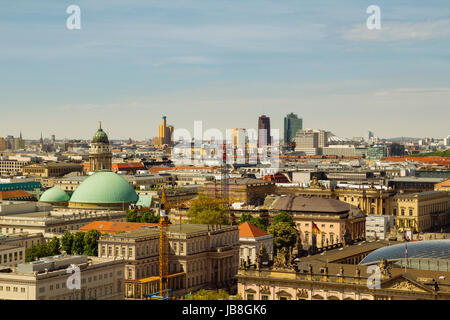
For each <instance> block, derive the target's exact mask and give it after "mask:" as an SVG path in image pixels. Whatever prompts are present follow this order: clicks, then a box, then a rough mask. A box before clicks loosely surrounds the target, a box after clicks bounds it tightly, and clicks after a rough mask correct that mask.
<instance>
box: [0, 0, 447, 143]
mask: <svg viewBox="0 0 450 320" xmlns="http://www.w3.org/2000/svg"><path fill="white" fill-rule="evenodd" d="M370 4H372V3H369V2H363V3H361V2H359V3H358V2H352V3H346V4H342V3H340V4H335V3H332V2H330V1H321V2H319V3H317V2H315V3H314V4H305V3H297V2H293V1H287V2H275V1H243V2H242V1H241V2H238V1H232V2H230V3H225V2H223V1H208V3H204V2H199V1H173V2H171V3H165V2H162V1H151V2H148V3H145V4H142V3H140V2H138V1H129V2H127V3H121V2H119V1H113V2H108V3H106V2H104V1H97V2H96V3H92V2H87V1H78V5H79V6H80V8H81V14H82V18H81V19H82V25H81V26H82V27H81V30H72V31H70V30H68V29H67V28H66V26H65V22H66V19H67V17H68V15H67V14H66V7H67V3H59V4H54V3H51V2H50V1H40V2H39V3H27V4H25V3H22V4H17V3H14V4H4V5H3V6H2V12H1V13H0V38H1V39H2V42H1V44H0V46H1V49H2V50H0V63H1V64H2V66H3V67H2V72H3V77H2V79H0V85H1V86H2V88H3V89H4V90H3V92H2V99H1V100H0V109H1V110H2V120H3V121H2V128H1V129H0V130H1V132H0V134H1V135H3V136H4V135H7V134H14V135H18V134H19V132H18V131H19V130H18V128H21V130H22V131H23V134H24V138H25V139H30V138H33V137H38V136H39V135H40V132H41V131H42V132H43V134H44V136H49V135H51V134H55V135H56V136H57V137H67V138H72V137H73V138H76V137H79V138H85V139H87V138H89V137H90V135H91V133H90V132H91V131H92V129H91V128H93V125H94V123H95V122H96V121H98V120H103V121H104V123H105V129H106V130H108V131H109V132H110V134H111V138H112V139H126V138H128V137H134V138H135V139H144V138H151V137H155V136H157V125H158V124H159V121H160V117H161V115H162V114H163V113H164V114H165V115H167V117H168V119H171V122H172V123H173V124H174V126H175V127H176V128H186V129H188V130H192V127H193V123H194V121H195V120H202V121H203V122H204V127H205V128H218V129H220V130H222V131H224V129H225V128H233V127H239V128H240V127H245V128H256V127H257V117H258V116H259V115H261V114H267V115H268V116H269V117H270V118H271V122H272V127H273V128H278V129H280V131H282V130H283V118H284V116H285V115H286V114H288V113H290V112H294V113H296V114H298V115H299V116H300V117H302V118H303V119H305V123H304V127H305V128H318V129H325V130H330V131H332V132H333V133H334V134H336V135H338V136H341V137H347V138H351V137H353V136H364V135H365V133H366V132H367V130H371V131H373V132H375V134H376V135H378V136H381V137H399V136H412V137H440V138H443V137H445V136H447V135H448V132H447V130H448V128H447V127H448V125H447V121H446V120H445V119H448V118H450V111H449V108H448V106H447V101H448V100H449V99H450V84H449V81H448V74H449V71H450V63H449V59H448V52H449V50H448V49H449V41H448V40H449V38H450V32H449V31H448V30H450V28H449V26H450V20H449V19H448V16H450V8H449V7H448V6H446V2H445V1H431V2H427V3H426V4H422V3H420V2H419V1H412V2H411V1H409V2H406V1H403V2H396V3H395V4H393V3H390V2H389V1H377V5H379V7H380V8H381V19H382V29H381V30H368V29H367V28H366V25H365V24H366V20H367V17H368V15H367V13H366V9H367V7H368V6H369V5H370ZM37 39H38V40H37ZM24 92H25V93H26V94H24ZM161 110H164V112H161ZM125 111H127V113H128V116H127V117H123V116H122V115H123V113H124V112H125ZM425 111H426V112H428V113H430V116H429V117H423V113H424V112H425ZM17 119H20V123H18V121H17ZM68 119H70V122H71V123H73V124H76V125H68V124H67V120H68ZM87 119H91V120H87ZM369 119H370V120H369ZM91 121H92V125H91ZM224 124H225V125H226V127H225V126H224Z"/></svg>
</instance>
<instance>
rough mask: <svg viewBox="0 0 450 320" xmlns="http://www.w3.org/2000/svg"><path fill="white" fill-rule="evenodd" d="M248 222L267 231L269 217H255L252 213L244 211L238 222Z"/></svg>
mask: <svg viewBox="0 0 450 320" xmlns="http://www.w3.org/2000/svg"><path fill="white" fill-rule="evenodd" d="M244 222H248V223H250V224H252V225H254V226H255V227H258V228H259V229H261V230H264V231H267V225H268V222H267V219H262V218H261V217H253V216H252V215H251V214H250V213H243V214H242V215H241V217H240V218H239V221H238V224H242V223H244Z"/></svg>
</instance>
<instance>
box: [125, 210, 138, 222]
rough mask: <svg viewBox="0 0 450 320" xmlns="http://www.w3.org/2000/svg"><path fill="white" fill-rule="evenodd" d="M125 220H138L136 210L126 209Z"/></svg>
mask: <svg viewBox="0 0 450 320" xmlns="http://www.w3.org/2000/svg"><path fill="white" fill-rule="evenodd" d="M127 222H140V221H139V216H138V214H137V212H136V210H127Z"/></svg>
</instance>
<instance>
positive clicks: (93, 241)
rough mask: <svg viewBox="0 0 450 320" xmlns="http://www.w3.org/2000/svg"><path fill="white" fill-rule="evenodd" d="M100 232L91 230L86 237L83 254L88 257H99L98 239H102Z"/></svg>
mask: <svg viewBox="0 0 450 320" xmlns="http://www.w3.org/2000/svg"><path fill="white" fill-rule="evenodd" d="M100 236H101V234H100V231H98V230H95V229H91V230H89V231H88V232H86V233H85V235H84V250H83V254H84V255H86V256H97V255H98V239H100Z"/></svg>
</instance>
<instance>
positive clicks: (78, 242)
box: [72, 231, 84, 254]
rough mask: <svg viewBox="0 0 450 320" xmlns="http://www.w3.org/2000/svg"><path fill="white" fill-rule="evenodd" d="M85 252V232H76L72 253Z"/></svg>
mask: <svg viewBox="0 0 450 320" xmlns="http://www.w3.org/2000/svg"><path fill="white" fill-rule="evenodd" d="M83 252H84V232H82V231H78V232H77V233H75V236H74V238H73V245H72V254H83Z"/></svg>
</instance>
